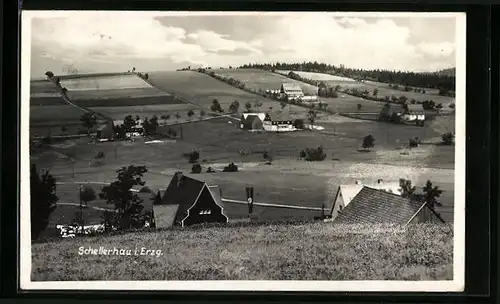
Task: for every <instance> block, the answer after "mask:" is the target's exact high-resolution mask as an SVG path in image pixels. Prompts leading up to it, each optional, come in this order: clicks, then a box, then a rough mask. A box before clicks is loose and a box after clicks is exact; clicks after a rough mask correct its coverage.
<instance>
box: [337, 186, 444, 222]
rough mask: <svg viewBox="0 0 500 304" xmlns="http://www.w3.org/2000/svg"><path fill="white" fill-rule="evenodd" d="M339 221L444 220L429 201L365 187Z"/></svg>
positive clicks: (340, 213) (343, 212) (341, 212)
mask: <svg viewBox="0 0 500 304" xmlns="http://www.w3.org/2000/svg"><path fill="white" fill-rule="evenodd" d="M333 222H334V223H336V224H368V225H370V224H371V225H373V224H401V225H407V224H410V223H422V222H431V223H444V222H445V221H444V220H443V218H442V217H441V216H440V215H439V214H438V213H437V212H436V211H435V210H434V209H432V208H431V207H430V206H429V205H428V204H427V203H426V202H421V201H416V200H411V199H408V198H404V197H402V196H401V195H397V194H394V193H390V192H387V191H384V190H380V189H373V188H370V187H366V186H364V187H363V188H362V189H361V191H359V193H358V194H356V196H355V197H354V198H353V199H352V200H351V202H350V203H349V205H347V207H345V208H344V209H342V210H341V211H340V212H339V215H338V216H337V217H336V218H335V219H334V220H333Z"/></svg>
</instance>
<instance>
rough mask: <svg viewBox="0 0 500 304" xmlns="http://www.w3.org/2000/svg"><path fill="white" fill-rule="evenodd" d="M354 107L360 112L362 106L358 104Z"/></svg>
mask: <svg viewBox="0 0 500 304" xmlns="http://www.w3.org/2000/svg"><path fill="white" fill-rule="evenodd" d="M356 107H357V108H358V111H361V109H362V108H363V105H362V104H360V103H358V104H357V105H356Z"/></svg>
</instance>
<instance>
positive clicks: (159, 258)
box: [32, 223, 453, 281]
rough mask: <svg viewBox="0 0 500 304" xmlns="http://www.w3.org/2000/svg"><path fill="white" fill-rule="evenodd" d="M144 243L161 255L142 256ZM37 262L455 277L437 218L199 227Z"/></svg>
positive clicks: (233, 276) (44, 267)
mask: <svg viewBox="0 0 500 304" xmlns="http://www.w3.org/2000/svg"><path fill="white" fill-rule="evenodd" d="M89 247H91V248H95V249H98V248H99V247H103V248H106V249H110V250H114V248H117V249H125V250H129V249H130V250H131V251H130V254H131V256H120V255H106V256H104V255H91V254H90V255H79V254H78V251H79V250H80V249H79V248H82V249H81V250H83V249H84V248H89ZM136 248H137V250H138V255H135V249H136ZM142 248H144V250H154V252H153V254H155V253H158V255H140V251H141V249H142ZM32 261H33V264H32V280H35V281H47V280H50V281H59V280H124V281H128V280H382V279H385V280H439V279H441V280H443V279H448V280H449V279H452V271H453V263H452V262H453V230H452V228H451V227H450V226H447V225H431V224H418V225H414V226H408V227H406V228H403V227H399V226H387V225H385V226H384V225H380V226H376V227H373V226H370V227H366V226H359V225H346V226H343V225H334V224H328V223H313V224H311V223H305V224H304V223H303V224H288V225H283V224H282V225H279V224H266V225H261V226H260V225H259V226H254V225H240V226H239V227H227V226H222V227H204V228H203V229H200V227H198V228H187V229H176V230H164V231H151V232H148V231H146V232H138V233H130V234H123V235H116V236H108V237H105V236H101V237H94V238H76V239H73V240H63V241H57V242H52V243H43V244H34V245H33V247H32ZM75 261H77V262H75ZM89 265H92V267H89Z"/></svg>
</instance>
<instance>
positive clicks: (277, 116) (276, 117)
mask: <svg viewBox="0 0 500 304" xmlns="http://www.w3.org/2000/svg"><path fill="white" fill-rule="evenodd" d="M266 118H269V119H270V120H271V121H292V117H291V116H290V114H288V113H284V112H281V113H277V112H270V113H267V114H266Z"/></svg>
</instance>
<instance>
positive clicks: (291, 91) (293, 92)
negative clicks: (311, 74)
mask: <svg viewBox="0 0 500 304" xmlns="http://www.w3.org/2000/svg"><path fill="white" fill-rule="evenodd" d="M280 93H281V94H283V95H285V96H286V97H287V98H288V99H289V100H294V99H302V97H304V92H302V89H301V88H300V86H299V85H298V84H295V83H283V84H282V85H281V89H280Z"/></svg>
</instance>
